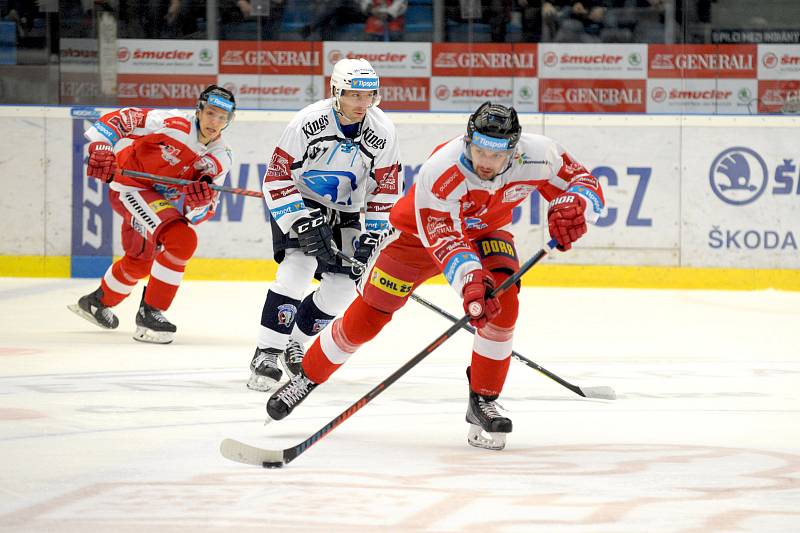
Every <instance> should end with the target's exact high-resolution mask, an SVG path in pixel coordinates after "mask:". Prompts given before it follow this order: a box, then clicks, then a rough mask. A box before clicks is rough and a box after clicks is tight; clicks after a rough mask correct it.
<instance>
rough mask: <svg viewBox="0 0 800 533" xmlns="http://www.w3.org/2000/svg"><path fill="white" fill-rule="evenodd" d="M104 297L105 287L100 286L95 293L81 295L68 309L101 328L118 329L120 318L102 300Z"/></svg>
mask: <svg viewBox="0 0 800 533" xmlns="http://www.w3.org/2000/svg"><path fill="white" fill-rule="evenodd" d="M102 297H103V289H102V288H100V287H98V288H97V290H96V291H94V292H93V293H91V294H87V295H86V296H81V298H80V299H79V300H78V303H77V304H72V305H68V306H67V309H69V310H70V311H72V312H73V313H75V314H76V315H78V316H79V317H81V318H85V319H86V320H88V321H89V322H91V323H92V324H95V325H97V326H100V327H101V328H105V329H117V326H119V319H118V318H117V316H116V315H115V314H114V312H113V311H112V310H111V308H110V307H108V306H105V305H103V304H102V303H101V302H100V299H101V298H102Z"/></svg>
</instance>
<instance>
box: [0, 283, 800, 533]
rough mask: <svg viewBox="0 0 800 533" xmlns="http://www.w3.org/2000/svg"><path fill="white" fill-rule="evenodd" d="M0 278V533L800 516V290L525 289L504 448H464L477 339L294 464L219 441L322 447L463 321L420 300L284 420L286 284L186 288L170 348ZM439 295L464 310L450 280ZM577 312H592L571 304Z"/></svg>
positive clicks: (682, 522)
mask: <svg viewBox="0 0 800 533" xmlns="http://www.w3.org/2000/svg"><path fill="white" fill-rule="evenodd" d="M95 286H96V282H95V281H93V280H70V279H44V280H41V279H40V280H28V279H0V365H2V373H0V464H1V465H2V468H1V469H0V470H1V472H2V473H0V479H2V481H0V489H1V491H0V495H2V497H1V498H0V531H3V532H6V531H58V532H72V531H93V532H102V531H115V532H139V531H169V532H172V531H174V532H178V531H180V532H185V531H188V530H191V531H236V532H241V531H336V532H344V531H356V530H359V531H373V530H377V529H381V530H386V531H469V532H477V531H491V532H530V531H537V532H538V531H541V532H566V533H578V532H582V533H583V532H586V533H595V532H596V533H601V532H602V533H617V532H619V533H627V532H630V533H643V532H675V533H701V532H703V533H705V532H718V531H726V532H727V531H731V532H734V531H735V532H758V533H768V532H786V533H789V532H797V531H800V343H798V340H797V339H798V337H797V335H798V329H800V293H790V292H778V291H756V292H711V291H709V292H704V291H666V290H665V291H644V290H601V289H596V290H588V289H580V290H578V289H533V288H526V289H524V290H523V301H522V306H521V307H522V308H521V317H522V319H521V320H520V322H519V324H518V327H517V335H516V339H515V348H516V349H517V350H518V351H519V352H520V353H522V354H523V355H525V356H527V357H528V358H530V359H532V360H534V361H536V362H537V363H539V364H540V365H542V366H544V367H545V368H547V369H548V370H551V371H553V372H555V373H556V374H558V375H560V376H561V377H563V378H565V379H567V380H569V381H571V382H573V383H575V384H577V385H581V386H599V385H605V386H611V387H613V388H614V389H615V390H616V392H617V395H618V399H617V400H616V401H605V400H587V399H583V398H581V397H579V396H577V395H575V394H573V393H572V392H571V391H569V390H567V389H566V388H564V387H561V386H560V385H558V384H557V383H555V382H553V381H551V380H549V379H547V378H546V377H544V376H542V375H541V374H539V373H538V372H537V371H535V370H533V369H530V368H528V367H526V366H524V365H522V364H520V363H518V362H516V361H512V362H511V369H510V371H509V376H508V381H507V382H506V386H505V390H504V393H503V395H502V397H501V398H500V403H501V404H502V405H503V406H504V407H505V408H506V410H507V414H508V416H509V417H510V418H511V419H512V420H513V422H514V432H513V433H512V434H511V435H509V438H508V445H507V447H506V449H505V450H503V451H501V452H492V451H487V450H481V449H477V448H472V447H471V446H468V445H467V443H466V434H467V427H468V426H467V424H466V423H465V421H464V412H465V409H466V396H467V383H466V379H465V376H464V368H465V366H466V364H467V362H468V353H469V349H470V345H471V344H470V342H471V337H470V335H469V334H467V333H459V334H458V335H457V336H456V337H455V338H453V339H451V340H450V341H448V342H447V343H446V344H444V345H443V346H441V347H440V348H439V349H437V350H436V351H435V352H433V354H431V355H430V356H429V357H428V358H426V359H425V360H423V361H422V362H421V363H420V364H419V365H418V366H417V367H415V368H414V369H413V370H411V372H409V373H408V374H407V375H406V376H404V377H403V378H401V379H400V381H398V382H397V383H395V384H394V385H393V386H392V387H390V388H389V389H388V390H386V392H384V393H383V394H382V395H380V396H378V397H377V398H376V399H375V400H374V401H372V402H371V403H370V404H368V405H367V406H365V407H364V408H363V409H362V410H360V411H358V412H357V413H356V414H355V415H354V416H352V417H351V418H349V419H348V420H346V421H345V422H344V423H343V424H342V425H341V426H339V427H338V428H336V429H335V430H334V431H333V432H332V433H330V434H329V435H328V436H327V437H326V438H324V439H322V440H321V441H319V442H318V443H317V444H315V445H314V446H312V447H311V448H310V449H308V450H307V451H306V452H305V453H303V454H302V455H301V456H300V457H298V458H297V459H296V460H295V461H294V462H292V463H291V464H289V465H287V466H286V467H285V468H283V469H281V470H265V469H261V468H256V467H250V466H245V465H241V464H237V463H233V462H229V461H227V460H226V459H224V458H222V457H221V456H220V454H219V451H218V447H219V443H220V441H221V440H222V439H223V438H225V437H234V438H237V439H240V440H243V441H244V442H247V443H250V444H254V445H259V446H266V447H270V448H278V449H280V448H284V447H288V446H292V445H294V444H297V443H299V442H301V441H302V440H304V439H306V438H307V437H308V436H310V435H311V434H313V433H314V432H315V431H317V430H318V429H320V428H321V427H322V426H323V425H324V424H326V423H327V422H328V421H329V420H330V419H332V418H333V417H335V416H336V415H338V414H339V413H340V412H342V411H343V410H344V409H346V408H347V407H349V406H350V405H351V404H352V403H354V402H355V401H356V400H357V399H358V398H360V397H361V396H362V395H364V394H365V393H366V392H367V391H369V390H370V389H371V388H372V387H373V386H375V385H376V384H377V383H378V382H380V381H381V380H382V379H384V378H385V377H387V376H388V375H389V374H391V373H392V372H393V371H394V370H395V369H396V368H398V367H399V366H400V365H402V364H403V363H404V362H405V361H407V360H408V359H410V358H411V357H412V356H413V355H414V354H416V353H417V352H418V351H419V350H420V349H422V348H423V347H424V346H425V345H427V344H428V343H429V342H430V341H431V340H433V339H434V338H436V336H437V335H438V334H439V333H441V332H442V331H444V330H445V329H446V328H447V326H448V323H447V322H446V321H445V320H444V319H442V318H440V317H438V316H437V315H435V314H434V313H432V312H431V311H428V310H426V309H424V308H422V307H421V306H419V305H418V304H415V303H414V302H409V304H408V305H407V306H406V308H404V309H403V310H401V311H400V312H399V313H398V314H397V316H396V319H395V321H394V322H393V323H392V324H391V325H390V326H389V327H388V328H387V329H386V330H385V331H384V332H383V334H382V335H381V336H379V337H378V339H377V340H376V341H375V342H373V343H372V344H370V345H368V346H367V347H365V348H364V349H363V350H362V351H360V352H359V353H358V354H356V355H355V356H354V357H353V358H352V359H351V360H350V362H349V363H348V364H347V365H345V366H344V367H342V369H341V370H340V371H339V372H337V373H336V374H334V376H333V377H332V378H331V380H330V381H329V382H328V383H326V384H324V385H322V386H321V387H319V388H318V389H317V390H316V391H314V393H313V394H312V395H311V396H310V397H309V398H308V399H307V400H306V402H305V403H304V404H303V405H301V406H300V407H298V408H297V409H296V410H295V412H294V414H293V415H292V416H290V417H289V418H288V419H286V420H284V421H282V422H275V423H272V424H270V425H268V426H264V425H263V424H264V418H265V412H264V404H265V401H266V398H267V396H266V395H264V394H262V393H257V392H252V391H249V390H247V389H246V388H245V385H244V383H245V381H246V380H247V376H248V373H249V372H248V364H249V362H250V357H251V354H252V351H253V349H254V346H255V344H254V341H255V332H256V326H257V324H258V321H259V317H260V313H261V305H262V303H263V298H264V295H265V294H266V288H267V286H268V284H267V283H221V282H185V283H184V285H183V286H182V287H181V290H180V292H179V293H178V297H177V299H176V302H175V304H174V305H173V307H172V308H171V309H170V310H169V312H168V313H167V316H168V317H169V318H170V319H171V320H172V321H173V322H175V323H176V324H177V325H178V335H177V338H176V341H175V343H173V344H171V345H167V346H158V345H144V344H140V343H137V342H135V341H133V340H131V334H132V333H133V330H134V321H133V317H134V313H135V310H136V307H137V305H138V300H139V294H140V290H139V289H137V290H136V291H135V292H134V295H133V296H132V297H131V298H130V299H129V300H128V301H126V302H124V303H123V304H122V305H121V306H119V308H118V309H117V312H118V315H119V317H120V321H121V324H120V328H119V329H118V330H116V331H104V330H100V329H98V328H96V327H95V326H92V325H91V324H89V323H88V322H85V321H84V320H82V319H80V318H79V317H77V316H75V315H73V314H72V313H70V312H69V311H68V310H67V309H66V306H67V304H70V303H74V302H75V301H77V299H78V297H79V296H81V295H82V294H85V293H88V292H90V291H91V290H93V289H94V287H95ZM420 294H421V295H422V296H424V297H426V298H429V299H430V300H432V301H434V302H436V303H439V304H440V305H442V306H444V307H446V308H448V309H449V310H450V311H451V312H453V313H454V314H458V315H459V316H460V314H461V312H460V305H459V302H458V300H457V299H456V297H455V295H454V294H452V293H451V289H449V288H448V287H444V286H430V287H423V289H422V290H421V291H420ZM578 313H580V314H581V315H582V316H580V317H579V316H576V315H577V314H578Z"/></svg>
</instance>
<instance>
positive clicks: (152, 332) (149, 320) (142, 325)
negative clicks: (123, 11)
mask: <svg viewBox="0 0 800 533" xmlns="http://www.w3.org/2000/svg"><path fill="white" fill-rule="evenodd" d="M177 330H178V328H177V327H175V324H173V323H172V322H170V321H169V320H167V317H165V316H164V314H163V313H162V312H161V310H160V309H156V308H155V307H152V306H150V305H147V304H146V303H145V302H144V295H142V303H141V304H140V305H139V311H137V313H136V333H134V334H133V339H134V340H137V341H141V342H152V343H155V344H169V343H170V342H172V339H173V337H174V336H175V332H176V331H177Z"/></svg>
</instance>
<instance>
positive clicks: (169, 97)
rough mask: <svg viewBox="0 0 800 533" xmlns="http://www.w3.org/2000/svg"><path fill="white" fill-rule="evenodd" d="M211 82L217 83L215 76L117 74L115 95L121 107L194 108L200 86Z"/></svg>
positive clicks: (206, 85) (202, 86) (203, 87)
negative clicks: (116, 93) (116, 92)
mask: <svg viewBox="0 0 800 533" xmlns="http://www.w3.org/2000/svg"><path fill="white" fill-rule="evenodd" d="M213 83H217V77H216V76H185V75H177V76H175V75H167V74H119V75H118V76H117V88H118V91H119V93H118V95H117V96H118V101H119V105H120V106H122V107H124V106H140V107H189V108H193V107H195V106H196V105H197V99H198V98H199V97H200V93H201V92H203V89H205V88H206V87H208V86H209V85H211V84H213Z"/></svg>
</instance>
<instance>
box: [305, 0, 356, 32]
mask: <svg viewBox="0 0 800 533" xmlns="http://www.w3.org/2000/svg"><path fill="white" fill-rule="evenodd" d="M312 3H313V5H314V17H313V18H312V19H311V21H310V22H309V23H308V24H306V25H305V26H303V27H302V28H301V29H300V37H302V38H303V39H308V38H309V37H310V36H311V35H312V34H315V33H317V32H319V37H320V39H321V40H323V41H333V40H335V38H336V35H337V33H338V32H339V30H340V29H341V28H342V27H343V26H345V25H347V24H358V23H364V22H366V20H367V16H366V15H365V14H364V12H363V11H362V10H361V6H360V3H359V4H357V3H356V0H314V1H313V2H312Z"/></svg>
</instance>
